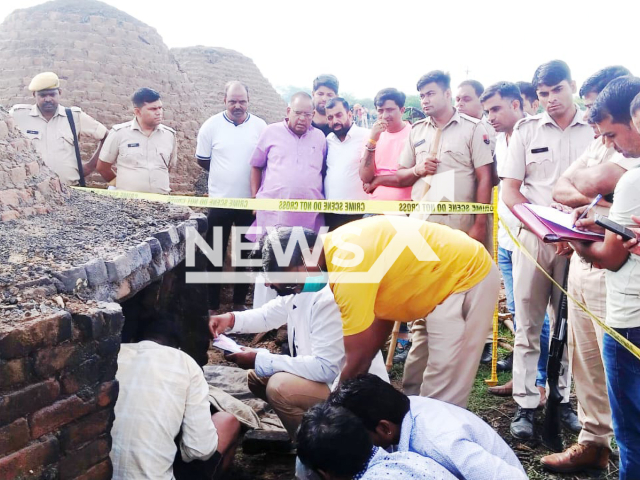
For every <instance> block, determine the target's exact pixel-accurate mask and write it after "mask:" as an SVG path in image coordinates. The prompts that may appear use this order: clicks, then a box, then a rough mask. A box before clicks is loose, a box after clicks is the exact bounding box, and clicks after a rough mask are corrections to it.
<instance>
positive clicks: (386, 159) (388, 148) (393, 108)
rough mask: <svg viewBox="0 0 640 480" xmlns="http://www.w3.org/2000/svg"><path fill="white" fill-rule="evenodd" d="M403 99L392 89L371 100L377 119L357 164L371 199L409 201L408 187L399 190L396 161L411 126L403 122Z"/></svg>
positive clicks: (403, 96)
mask: <svg viewBox="0 0 640 480" xmlns="http://www.w3.org/2000/svg"><path fill="white" fill-rule="evenodd" d="M405 99H406V96H405V94H404V93H402V92H399V91H398V90H396V89H395V88H385V89H383V90H380V91H379V92H378V94H377V95H376V98H375V99H374V101H373V102H374V104H375V106H376V108H377V109H378V120H377V121H376V123H374V124H373V127H372V128H371V136H370V137H369V140H368V142H367V143H366V145H365V151H364V155H363V157H362V160H361V161H360V178H361V179H362V182H363V184H364V191H365V192H367V193H368V194H369V196H370V199H371V200H411V187H404V188H399V187H398V180H397V179H396V175H395V173H396V170H398V159H399V158H400V153H401V152H402V149H403V148H404V144H405V143H406V142H407V138H409V133H410V132H411V125H409V124H408V123H407V122H404V121H403V120H402V114H403V113H404V101H405Z"/></svg>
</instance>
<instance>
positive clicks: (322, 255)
mask: <svg viewBox="0 0 640 480" xmlns="http://www.w3.org/2000/svg"><path fill="white" fill-rule="evenodd" d="M316 240H317V236H316V234H315V233H314V232H312V231H310V230H307V229H302V228H300V227H294V228H279V229H273V230H272V231H271V232H270V233H269V234H268V235H267V236H265V240H264V243H263V247H262V260H263V267H264V270H265V274H266V276H267V279H268V285H269V286H271V288H273V289H275V290H276V291H277V292H278V293H279V294H280V295H286V294H296V293H304V292H312V291H317V290H318V289H320V288H322V287H323V286H325V285H326V284H327V283H329V284H330V287H331V290H332V291H333V294H334V298H335V300H336V303H337V304H338V306H339V307H340V312H341V314H342V323H343V330H344V347H345V361H346V363H345V365H344V368H343V369H342V374H341V377H340V380H345V379H348V378H353V377H355V376H356V375H358V374H360V373H366V372H367V370H368V369H369V366H370V364H371V360H372V359H373V357H374V356H375V355H376V353H377V352H378V351H379V350H380V349H381V348H382V346H383V345H384V343H385V341H386V340H387V338H388V337H389V334H390V333H391V330H392V328H393V322H394V321H402V322H409V321H412V320H414V319H416V318H421V317H426V316H429V319H428V321H427V323H429V320H431V319H433V318H436V319H438V318H446V319H447V320H448V321H447V322H445V323H444V325H446V328H438V329H437V331H434V332H430V336H429V340H430V341H429V345H428V347H427V348H428V350H429V352H428V357H429V358H428V362H427V368H426V370H425V373H424V377H423V383H422V386H421V389H420V394H421V395H422V396H429V397H433V398H437V399H439V400H443V401H446V402H449V403H453V404H456V405H460V406H463V407H464V406H466V404H467V399H468V397H469V393H470V392H471V388H472V385H473V379H474V378H475V374H476V371H477V369H478V363H479V360H480V354H481V352H482V348H483V346H484V341H485V338H486V336H487V333H488V332H489V329H490V328H491V319H492V315H493V309H494V306H495V304H496V301H497V299H498V290H499V286H500V279H499V275H498V271H497V268H496V266H495V265H494V264H493V262H492V260H491V257H490V255H489V254H488V253H487V251H486V250H485V249H484V247H483V246H482V244H481V243H479V242H477V241H476V240H473V239H472V238H470V237H469V236H468V235H466V234H465V233H463V232H461V231H458V230H454V229H451V228H449V227H447V226H444V225H438V224H434V223H429V222H425V221H422V220H418V219H414V218H407V217H399V216H375V217H369V218H365V219H362V220H358V221H355V222H351V223H349V224H347V225H345V226H343V227H340V228H338V229H336V230H335V231H333V232H331V233H329V234H327V235H325V236H324V239H323V243H324V245H323V246H318V247H316V246H315V244H316ZM274 245H275V247H274ZM433 323H434V324H441V323H442V322H433Z"/></svg>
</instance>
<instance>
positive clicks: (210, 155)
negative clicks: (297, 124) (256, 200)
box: [196, 82, 267, 309]
mask: <svg viewBox="0 0 640 480" xmlns="http://www.w3.org/2000/svg"><path fill="white" fill-rule="evenodd" d="M224 104H225V107H226V110H225V111H223V112H220V113H218V114H216V115H214V116H213V117H211V118H209V119H208V120H207V121H206V122H204V124H203V125H202V127H200V131H199V132H198V143H197V146H196V158H197V160H198V165H200V166H201V167H202V168H204V169H205V170H207V171H208V172H209V196H210V197H215V198H251V187H250V183H249V179H250V176H251V165H250V164H249V160H250V159H251V155H252V153H253V150H254V149H255V147H256V145H257V144H258V139H259V138H260V134H261V133H262V131H263V130H264V129H265V127H266V126H267V124H266V123H265V121H264V120H262V119H261V118H260V117H257V116H255V115H252V114H250V113H249V112H248V108H249V88H248V87H247V86H246V85H244V84H242V83H240V82H229V83H227V85H226V86H225V94H224ZM208 221H209V229H208V231H207V243H208V244H209V245H211V244H212V242H213V241H214V239H215V241H216V242H222V249H223V254H222V255H223V256H222V258H226V254H227V245H228V244H229V236H230V235H231V227H232V225H235V226H236V227H250V226H251V224H252V223H253V221H254V216H253V213H252V212H251V211H250V210H234V209H226V208H212V209H210V210H209V215H208ZM220 230H221V232H220ZM242 241H243V242H246V239H245V238H244V235H243V240H242ZM221 270H222V266H221V265H216V266H214V267H213V271H221ZM248 290H249V284H248V283H246V284H244V283H243V284H238V285H236V286H235V288H234V291H233V304H234V309H239V308H242V307H243V306H244V304H245V302H246V296H247V292H248ZM209 294H210V297H211V298H210V299H209V302H210V307H211V308H213V309H218V308H219V307H220V284H212V285H211V288H210V290H209Z"/></svg>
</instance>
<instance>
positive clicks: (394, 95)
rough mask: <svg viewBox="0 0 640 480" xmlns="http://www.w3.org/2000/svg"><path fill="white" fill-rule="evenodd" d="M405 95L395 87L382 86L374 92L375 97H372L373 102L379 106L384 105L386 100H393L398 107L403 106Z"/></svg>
mask: <svg viewBox="0 0 640 480" xmlns="http://www.w3.org/2000/svg"><path fill="white" fill-rule="evenodd" d="M406 99H407V96H406V95H405V94H404V93H402V92H401V91H400V90H398V89H396V88H383V89H382V90H380V91H379V92H378V93H377V94H376V98H374V99H373V104H374V105H375V106H376V107H377V108H379V107H381V106H382V105H384V102H386V101H387V100H391V101H393V102H394V103H395V104H396V105H397V106H398V107H400V108H402V107H404V102H405V100H406Z"/></svg>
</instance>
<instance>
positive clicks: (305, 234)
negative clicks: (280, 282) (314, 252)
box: [260, 227, 318, 274]
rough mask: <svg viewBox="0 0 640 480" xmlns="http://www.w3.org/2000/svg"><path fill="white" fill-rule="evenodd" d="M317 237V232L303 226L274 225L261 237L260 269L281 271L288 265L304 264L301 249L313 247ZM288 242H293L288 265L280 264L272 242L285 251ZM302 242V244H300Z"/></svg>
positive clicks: (267, 271) (266, 271)
mask: <svg viewBox="0 0 640 480" xmlns="http://www.w3.org/2000/svg"><path fill="white" fill-rule="evenodd" d="M317 239H318V234H317V233H316V232H314V231H313V230H311V229H309V228H303V227H276V228H274V229H273V230H271V231H270V232H269V233H268V234H267V235H265V236H264V237H262V239H261V247H260V248H261V250H262V269H263V270H264V272H265V273H267V274H268V273H269V272H282V271H283V270H285V269H286V268H288V267H297V266H300V265H304V260H303V258H302V250H303V248H304V249H307V248H313V247H314V246H315V244H316V240H317ZM290 242H295V244H294V247H293V253H292V255H291V259H290V261H289V263H288V265H280V264H279V263H278V257H277V255H276V252H275V250H274V244H276V243H277V244H278V245H279V247H280V248H279V250H281V251H282V252H286V251H287V249H288V246H289V243H290ZM301 243H302V245H301Z"/></svg>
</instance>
